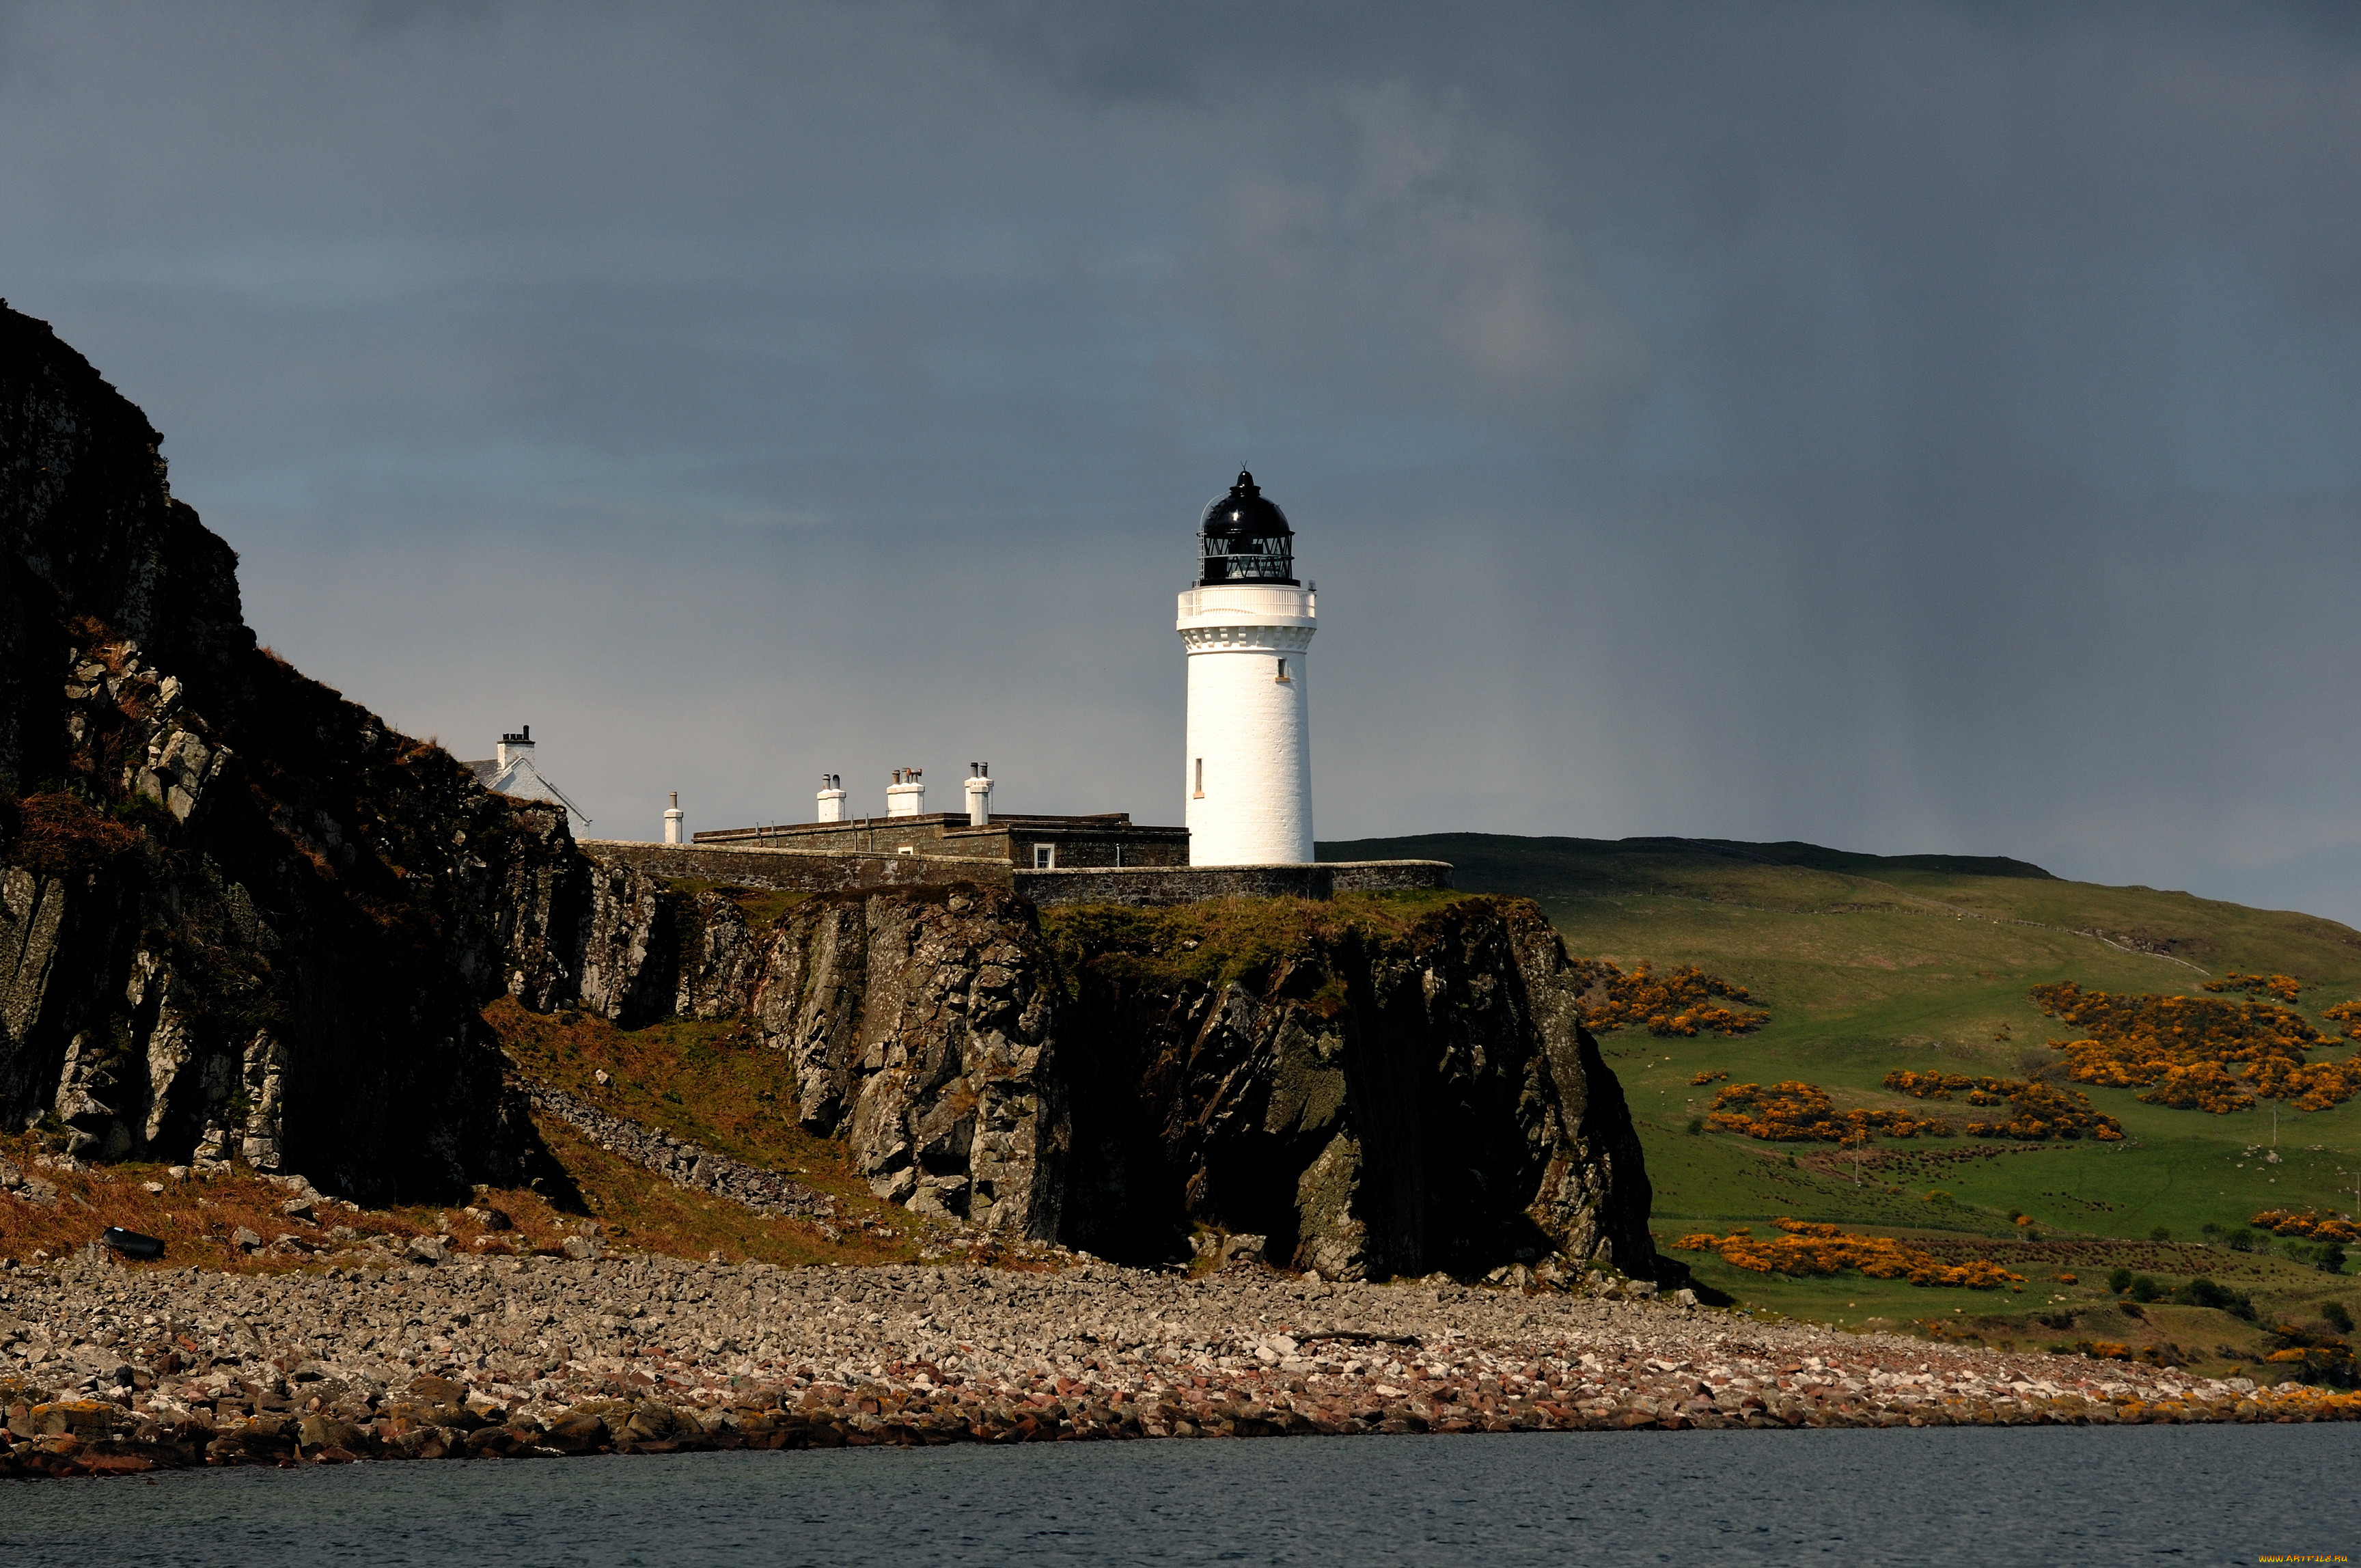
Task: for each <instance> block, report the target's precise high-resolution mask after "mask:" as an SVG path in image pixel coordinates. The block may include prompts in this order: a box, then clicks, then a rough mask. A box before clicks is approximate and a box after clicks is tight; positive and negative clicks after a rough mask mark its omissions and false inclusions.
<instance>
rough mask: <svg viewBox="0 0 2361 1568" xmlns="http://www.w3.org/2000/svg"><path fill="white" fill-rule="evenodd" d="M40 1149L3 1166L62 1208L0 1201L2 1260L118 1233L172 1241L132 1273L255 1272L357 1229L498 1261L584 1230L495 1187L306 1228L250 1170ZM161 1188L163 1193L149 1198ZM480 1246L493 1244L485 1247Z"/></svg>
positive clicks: (1, 1149)
mask: <svg viewBox="0 0 2361 1568" xmlns="http://www.w3.org/2000/svg"><path fill="white" fill-rule="evenodd" d="M35 1149H36V1145H35V1143H34V1141H33V1140H32V1139H31V1138H30V1137H17V1138H5V1139H0V1158H5V1159H7V1160H9V1161H11V1162H12V1163H14V1164H16V1165H17V1166H19V1167H21V1168H23V1169H24V1171H25V1173H26V1175H27V1176H29V1177H38V1178H39V1179H43V1180H47V1181H49V1182H51V1183H53V1184H55V1186H56V1187H57V1190H58V1201H57V1202H56V1204H55V1205H54V1206H49V1207H44V1206H41V1205H38V1204H34V1203H29V1202H27V1201H24V1200H23V1199H22V1198H20V1197H15V1196H10V1197H0V1257H5V1258H10V1259H13V1260H15V1261H16V1262H19V1263H24V1262H30V1261H33V1260H34V1259H35V1258H36V1257H37V1256H38V1255H47V1256H49V1257H51V1258H55V1257H60V1256H63V1255H66V1254H68V1253H71V1252H73V1251H75V1250H76V1249H78V1248H81V1247H83V1246H86V1245H89V1244H91V1243H92V1242H94V1241H96V1240H97V1239H98V1235H99V1233H100V1232H101V1231H104V1229H106V1228H107V1227H108V1226H109V1225H119V1226H121V1227H122V1228H123V1229H125V1230H126V1231H136V1232H137V1233H138V1234H141V1235H148V1236H154V1237H156V1238H158V1239H159V1240H160V1241H162V1242H163V1244H164V1255H163V1257H162V1258H160V1259H159V1260H157V1261H155V1262H153V1263H148V1264H133V1265H132V1266H135V1267H161V1268H181V1267H188V1266H196V1267H200V1268H214V1269H226V1270H230V1271H234V1272H237V1273H246V1274H275V1273H282V1272H284V1271H286V1270H288V1269H291V1268H302V1267H306V1266H319V1265H320V1264H321V1263H323V1262H324V1260H325V1259H326V1258H327V1257H328V1256H329V1255H332V1254H334V1253H335V1252H337V1251H339V1250H341V1249H342V1248H343V1247H345V1246H346V1245H352V1244H346V1243H340V1242H337V1241H335V1240H333V1239H332V1238H331V1237H330V1235H329V1231H330V1230H331V1229H332V1228H333V1227H335V1226H337V1225H346V1226H349V1227H351V1228H352V1229H353V1230H355V1231H357V1232H359V1233H360V1234H361V1235H363V1236H376V1235H390V1236H393V1237H394V1238H396V1241H397V1245H399V1244H401V1243H406V1242H408V1241H409V1239H410V1238H411V1237H412V1236H416V1235H423V1234H437V1233H440V1234H447V1235H448V1236H449V1237H450V1239H451V1243H452V1245H453V1248H454V1250H456V1251H459V1252H466V1253H488V1254H489V1255H502V1254H508V1253H512V1252H516V1251H539V1252H553V1251H555V1250H556V1248H557V1245H558V1244H559V1243H560V1242H562V1241H563V1240H564V1239H565V1238H566V1235H567V1234H571V1233H572V1232H573V1230H574V1229H575V1228H576V1222H573V1221H571V1220H569V1219H567V1218H566V1216H565V1215H562V1214H560V1213H558V1212H556V1211H555V1209H553V1208H551V1207H550V1205H549V1204H548V1203H547V1202H546V1201H544V1199H543V1198H542V1197H541V1195H540V1194H538V1193H536V1192H532V1191H528V1190H522V1189H514V1190H495V1189H491V1188H484V1189H479V1190H478V1191H477V1193H476V1194H475V1196H474V1197H473V1198H472V1199H471V1200H469V1201H468V1202H467V1204H465V1205H462V1204H456V1203H455V1204H451V1205H447V1206H436V1205H409V1206H404V1207H401V1208H394V1209H365V1210H362V1211H360V1212H357V1213H356V1212H352V1211H349V1210H346V1209H344V1208H342V1207H341V1206H334V1205H324V1206H322V1207H321V1208H320V1209H319V1210H318V1211H317V1212H316V1215H315V1218H316V1220H317V1222H318V1223H314V1224H305V1223H302V1221H300V1220H296V1219H292V1218H291V1217H289V1216H288V1215H285V1214H282V1213H280V1212H279V1206H280V1204H282V1203H284V1202H286V1201H287V1200H288V1197H289V1196H290V1194H289V1193H288V1191H287V1190H286V1189H285V1188H283V1187H280V1186H279V1185H278V1184H277V1183H275V1182H272V1181H269V1180H268V1179H265V1178H263V1177H261V1176H258V1175H256V1174H255V1173H254V1172H252V1171H249V1170H245V1169H242V1168H241V1169H236V1170H233V1171H229V1172H225V1173H222V1174H217V1175H213V1176H206V1177H191V1178H189V1179H184V1180H181V1181H175V1180H173V1179H172V1178H171V1176H170V1174H169V1171H168V1169H167V1168H166V1167H164V1166H161V1165H148V1164H126V1165H115V1166H102V1167H93V1168H90V1169H87V1170H80V1171H66V1170H56V1169H44V1168H39V1167H37V1166H35V1165H34V1164H33V1155H34V1152H35ZM151 1182H152V1183H154V1184H155V1185H157V1186H158V1187H160V1188H161V1189H162V1190H161V1191H159V1192H149V1191H148V1190H147V1184H148V1183H151ZM467 1207H477V1208H491V1209H499V1210H501V1211H503V1212H505V1213H506V1214H507V1215H508V1216H509V1218H510V1219H511V1221H512V1222H513V1223H514V1226H515V1234H501V1235H500V1238H499V1239H498V1240H497V1241H490V1240H489V1237H490V1235H491V1233H488V1232H487V1231H486V1230H485V1229H484V1227H483V1226H482V1225H480V1224H478V1223H477V1222H475V1221H474V1220H471V1219H469V1218H468V1217H467V1214H466V1212H464V1211H465V1209H466V1208H467ZM241 1227H243V1228H245V1229H247V1230H250V1231H252V1232H254V1233H255V1234H258V1235H259V1236H260V1237H261V1238H262V1239H263V1242H264V1243H265V1244H266V1245H265V1250H263V1251H261V1252H258V1253H252V1254H249V1253H247V1252H245V1251H242V1250H241V1249H240V1248H239V1247H238V1246H237V1245H236V1244H235V1242H234V1241H233V1239H232V1238H233V1237H234V1236H235V1235H236V1233H237V1231H238V1230H239V1229H240V1228H241ZM282 1235H292V1236H296V1237H299V1238H301V1240H302V1242H304V1243H305V1244H307V1245H309V1246H310V1247H312V1248H313V1249H315V1250H314V1251H312V1252H304V1251H301V1250H296V1251H289V1252H281V1251H277V1250H272V1248H273V1247H274V1246H275V1244H276V1243H277V1242H278V1239H279V1238H280V1236H282ZM479 1241H485V1242H488V1243H489V1245H478V1243H479Z"/></svg>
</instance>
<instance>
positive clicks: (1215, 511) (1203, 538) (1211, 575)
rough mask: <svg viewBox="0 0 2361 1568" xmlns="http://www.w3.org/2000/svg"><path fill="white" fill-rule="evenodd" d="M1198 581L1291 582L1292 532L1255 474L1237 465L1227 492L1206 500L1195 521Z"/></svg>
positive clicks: (1206, 584)
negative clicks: (1234, 477)
mask: <svg viewBox="0 0 2361 1568" xmlns="http://www.w3.org/2000/svg"><path fill="white" fill-rule="evenodd" d="M1197 556H1198V572H1197V585H1198V586H1199V587H1211V586H1213V584H1216V583H1285V584H1290V585H1291V584H1293V583H1294V581H1295V531H1294V530H1293V529H1291V528H1290V527H1288V525H1287V514H1286V513H1285V512H1283V511H1281V510H1279V503H1278V502H1276V501H1274V500H1272V499H1270V498H1269V497H1268V496H1266V495H1264V494H1263V493H1262V487H1261V486H1259V485H1257V484H1256V483H1255V478H1254V476H1253V475H1252V474H1250V473H1248V472H1247V471H1246V470H1245V469H1243V468H1241V469H1239V470H1238V482H1237V483H1236V484H1235V485H1232V486H1231V487H1230V491H1229V494H1227V495H1225V496H1215V497H1214V498H1213V499H1212V500H1210V501H1208V502H1206V503H1205V510H1204V511H1203V512H1202V514H1201V515H1200V516H1199V518H1198V520H1197Z"/></svg>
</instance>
